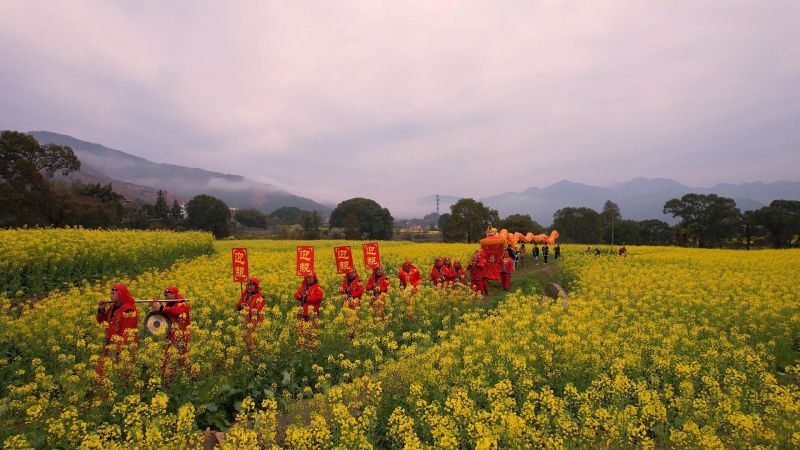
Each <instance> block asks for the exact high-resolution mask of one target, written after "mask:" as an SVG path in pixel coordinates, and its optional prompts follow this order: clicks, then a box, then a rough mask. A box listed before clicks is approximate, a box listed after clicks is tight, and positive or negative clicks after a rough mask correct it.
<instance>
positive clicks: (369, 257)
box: [364, 242, 381, 269]
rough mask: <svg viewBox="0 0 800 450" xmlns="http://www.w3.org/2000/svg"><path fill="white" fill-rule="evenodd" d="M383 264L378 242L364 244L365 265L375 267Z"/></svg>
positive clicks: (370, 267)
mask: <svg viewBox="0 0 800 450" xmlns="http://www.w3.org/2000/svg"><path fill="white" fill-rule="evenodd" d="M380 266H381V252H380V250H379V249H378V243H377V242H370V243H368V244H364V267H366V268H367V269H374V268H376V267H380Z"/></svg>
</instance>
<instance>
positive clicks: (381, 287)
mask: <svg viewBox="0 0 800 450" xmlns="http://www.w3.org/2000/svg"><path fill="white" fill-rule="evenodd" d="M376 287H377V288H378V293H379V294H382V293H384V292H387V291H388V290H389V278H388V277H387V276H386V275H383V276H381V277H380V278H378V280H377V281H376V280H375V273H374V272H373V273H372V275H370V276H369V280H367V290H368V291H370V292H372V293H373V295H375V288H376Z"/></svg>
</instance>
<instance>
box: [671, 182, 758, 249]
mask: <svg viewBox="0 0 800 450" xmlns="http://www.w3.org/2000/svg"><path fill="white" fill-rule="evenodd" d="M664 214H672V217H680V218H681V222H680V224H678V225H677V227H676V236H677V237H678V238H680V240H683V241H684V242H685V243H691V244H694V243H696V244H697V246H698V247H710V246H714V245H717V246H719V245H721V244H722V243H723V242H724V241H725V240H726V239H729V238H732V237H734V236H736V235H737V234H738V232H739V228H740V224H741V217H742V213H741V211H739V208H737V207H736V202H734V201H733V199H731V198H727V197H720V196H718V195H716V194H707V195H706V194H694V193H691V194H686V195H684V196H683V197H681V198H679V199H678V198H673V199H671V200H669V201H667V202H666V203H665V204H664Z"/></svg>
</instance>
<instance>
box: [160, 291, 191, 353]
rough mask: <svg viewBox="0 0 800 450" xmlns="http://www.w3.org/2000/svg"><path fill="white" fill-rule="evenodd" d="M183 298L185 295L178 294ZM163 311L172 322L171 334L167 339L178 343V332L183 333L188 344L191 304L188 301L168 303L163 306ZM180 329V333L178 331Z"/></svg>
mask: <svg viewBox="0 0 800 450" xmlns="http://www.w3.org/2000/svg"><path fill="white" fill-rule="evenodd" d="M176 297H177V298H178V299H182V298H183V296H181V295H178V296H176ZM161 313H162V314H164V315H165V316H166V317H167V318H168V319H169V320H170V322H171V325H170V327H169V334H168V335H167V339H169V341H170V342H172V343H173V344H177V343H178V334H181V335H183V339H182V341H183V342H184V343H186V344H188V343H189V339H190V337H189V323H190V320H189V304H188V303H186V302H173V303H167V304H166V305H164V306H162V307H161ZM178 331H180V333H178Z"/></svg>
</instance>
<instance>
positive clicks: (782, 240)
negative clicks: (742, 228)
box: [745, 200, 800, 248]
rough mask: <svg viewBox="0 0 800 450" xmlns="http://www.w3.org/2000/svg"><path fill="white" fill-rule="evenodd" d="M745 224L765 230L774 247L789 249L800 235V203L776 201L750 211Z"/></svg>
mask: <svg viewBox="0 0 800 450" xmlns="http://www.w3.org/2000/svg"><path fill="white" fill-rule="evenodd" d="M745 222H746V225H755V226H756V227H760V228H761V229H763V230H765V231H766V234H767V238H768V239H769V241H770V243H771V244H772V247H774V248H783V247H789V246H791V245H792V241H793V240H794V237H795V236H796V235H797V234H800V202H798V201H791V200H775V201H773V202H772V203H770V205H769V206H765V207H763V208H761V209H757V210H755V211H752V212H750V211H748V214H746V221H745Z"/></svg>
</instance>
